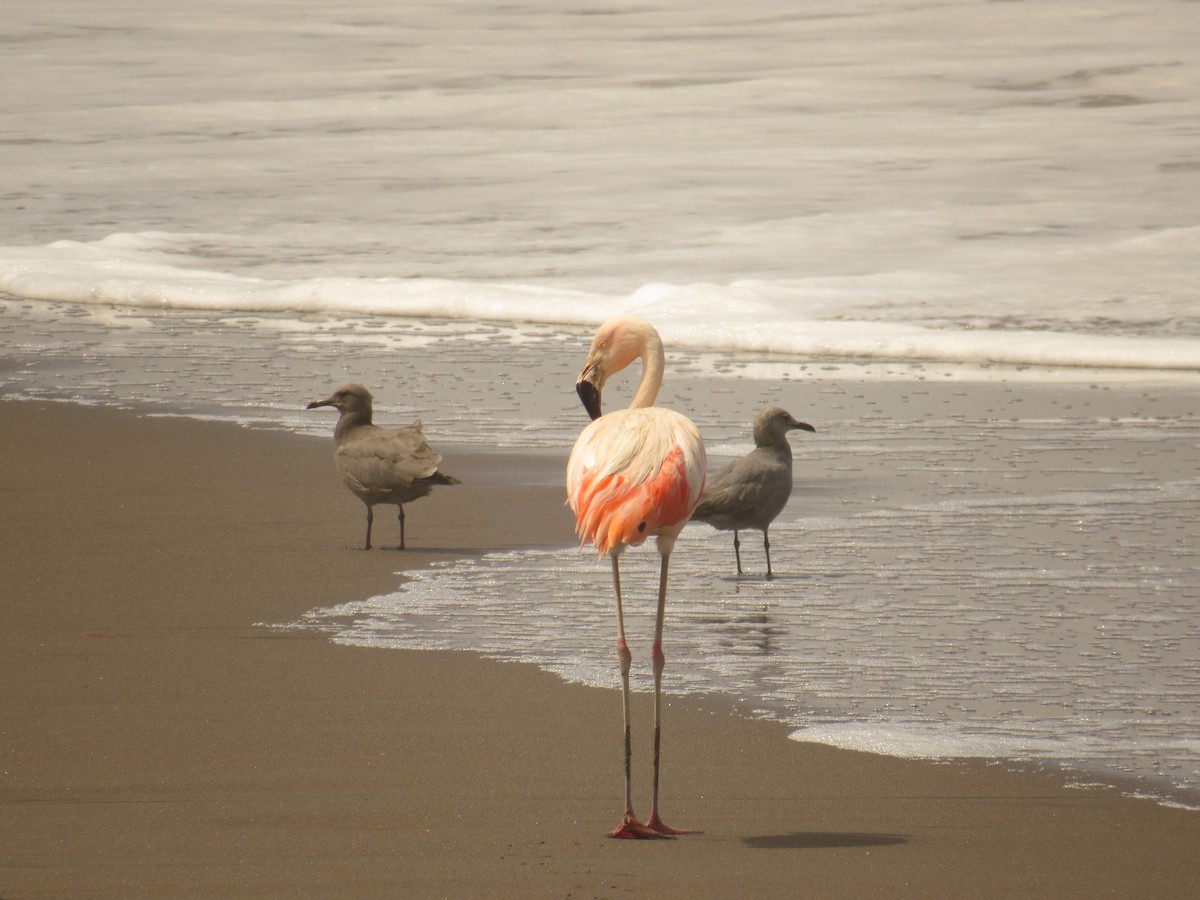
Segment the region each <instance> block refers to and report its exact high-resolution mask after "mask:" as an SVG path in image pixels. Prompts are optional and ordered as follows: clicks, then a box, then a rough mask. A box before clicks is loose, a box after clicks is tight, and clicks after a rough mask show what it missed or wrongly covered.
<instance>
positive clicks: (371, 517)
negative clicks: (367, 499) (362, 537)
mask: <svg viewBox="0 0 1200 900" xmlns="http://www.w3.org/2000/svg"><path fill="white" fill-rule="evenodd" d="M374 521H375V510H374V508H373V507H372V506H371V504H370V503H368V504H367V540H366V543H364V544H363V549H364V550H370V549H371V524H372V523H373V522H374Z"/></svg>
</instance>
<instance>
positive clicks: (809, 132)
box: [0, 0, 1200, 803]
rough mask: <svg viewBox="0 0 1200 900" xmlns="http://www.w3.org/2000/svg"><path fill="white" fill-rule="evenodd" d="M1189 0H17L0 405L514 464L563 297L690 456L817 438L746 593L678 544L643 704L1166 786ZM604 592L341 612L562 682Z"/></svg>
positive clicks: (563, 579) (606, 624)
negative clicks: (374, 436)
mask: <svg viewBox="0 0 1200 900" xmlns="http://www.w3.org/2000/svg"><path fill="white" fill-rule="evenodd" d="M1194 6H1195V4H1194V3H1191V2H1188V0H1152V2H1144V0H1086V2H1084V0H1062V2H1056V3H1054V4H1028V3H974V4H964V3H947V2H937V0H877V2H873V3H871V4H868V5H865V6H861V7H855V8H853V9H848V8H846V7H845V5H838V4H825V5H822V4H819V3H818V4H815V5H814V4H806V5H805V7H804V8H803V9H797V8H795V4H787V3H778V2H773V0H739V2H737V3H723V2H719V3H708V4H701V5H696V4H693V5H691V6H683V5H670V4H667V5H654V4H645V3H626V2H622V0H615V2H609V3H604V4H600V5H596V4H586V5H578V4H572V3H565V4H539V3H536V2H516V3H510V4H506V5H505V6H503V7H497V6H494V5H491V4H487V3H476V2H456V3H437V4H424V3H407V4H403V5H397V4H394V3H382V2H378V0H346V2H343V3H340V4H338V5H337V6H336V8H332V7H329V6H328V4H323V3H316V2H309V0H287V2H286V3H282V2H260V3H254V4H246V3H233V2H229V0H213V2H210V3H206V4H203V5H195V6H189V7H186V8H184V7H180V6H179V4H177V3H170V2H167V0H146V2H141V3H137V4H121V3H116V4H114V3H112V2H107V0H79V2H75V3H72V4H69V5H62V4H57V5H56V4H23V5H19V6H17V7H14V8H13V9H11V10H8V11H7V17H6V33H5V36H4V38H3V43H4V48H5V56H6V60H7V62H8V64H9V66H10V68H11V69H12V70H13V71H20V72H21V73H22V77H21V78H19V79H16V78H10V79H4V80H0V100H2V101H3V103H4V108H5V109H6V110H7V111H8V112H9V113H10V115H9V116H7V117H5V119H4V120H3V122H0V147H2V148H3V153H4V163H5V164H4V166H2V167H0V200H2V201H3V203H4V208H5V212H6V214H5V215H3V216H0V382H2V391H3V393H4V395H5V396H16V397H28V398H38V399H54V400H64V401H70V402H83V403H113V404H118V405H123V406H132V407H136V408H139V409H142V410H144V411H147V412H150V413H153V414H163V415H187V416H195V417H202V418H203V417H213V418H219V419H230V420H234V421H239V422H243V423H245V424H248V425H254V426H262V427H278V428H286V429H289V430H293V431H298V432H305V433H322V434H326V433H327V432H328V428H329V422H328V418H327V417H320V418H315V417H314V416H313V415H311V414H306V413H304V412H303V410H302V407H303V405H304V404H305V403H306V402H307V401H309V400H313V399H318V398H322V397H324V396H326V395H327V394H328V392H329V390H330V388H331V387H333V386H335V385H337V384H340V383H342V382H345V381H350V380H356V381H362V382H364V383H366V384H368V385H369V386H370V387H371V388H372V390H373V391H374V392H375V394H376V396H377V409H378V411H379V418H380V420H381V421H387V422H395V423H402V422H405V421H409V420H411V419H412V418H416V417H423V418H424V419H425V420H426V433H427V434H428V435H429V436H430V438H431V440H432V441H433V442H434V443H435V445H436V446H439V447H445V446H451V447H452V446H454V445H465V444H469V445H472V446H474V447H500V448H508V449H519V450H523V451H524V450H532V451H535V452H546V453H555V452H562V451H563V448H566V447H569V446H570V443H571V442H572V441H573V440H574V437H575V435H576V434H577V433H578V429H579V418H580V416H579V410H578V407H577V401H576V399H575V396H574V393H573V391H572V384H573V382H574V376H575V374H576V372H577V368H578V365H579V362H580V357H581V354H582V352H583V348H584V347H585V346H586V344H587V342H588V336H589V332H590V330H591V327H592V326H593V325H594V324H595V323H596V322H598V321H599V320H601V319H603V318H605V317H606V316H608V315H611V314H613V313H616V312H635V313H638V314H641V315H643V316H646V317H648V318H650V319H652V320H653V321H654V322H655V324H656V325H657V326H658V327H659V328H660V330H661V331H662V332H663V335H664V337H665V338H666V340H667V343H668V349H669V368H670V376H669V380H668V382H667V385H666V387H665V389H664V391H663V394H662V395H661V397H660V401H661V402H662V403H663V404H664V405H668V406H672V407H675V408H678V409H681V410H684V411H686V412H688V413H689V414H690V415H692V417H693V418H694V419H695V420H696V421H697V423H698V424H699V425H700V427H701V429H702V431H703V433H704V435H705V437H706V441H707V443H708V446H709V451H710V456H711V458H712V460H713V463H714V464H719V463H720V462H722V461H724V460H725V459H728V458H731V457H732V456H734V455H736V454H738V453H741V452H744V451H745V450H746V449H748V436H747V425H748V421H749V419H750V417H751V415H752V412H753V411H754V410H756V409H757V408H759V407H760V406H762V405H765V404H766V403H779V404H781V405H784V406H786V407H787V408H788V409H789V410H791V411H792V412H793V413H794V414H796V415H797V416H799V417H801V418H803V419H806V420H808V421H811V422H812V423H813V424H814V425H816V426H817V428H818V433H817V434H815V435H805V436H803V437H801V438H798V439H797V441H796V442H795V446H796V455H797V479H798V484H797V491H796V495H795V497H794V499H793V501H792V504H791V505H790V506H789V508H788V510H786V511H785V513H784V515H783V516H782V517H781V519H780V520H779V522H778V524H777V526H776V528H775V529H774V530H773V544H774V554H773V555H774V558H775V561H776V565H777V568H778V570H779V571H780V573H781V574H780V576H779V577H778V578H777V579H775V580H774V581H772V582H770V583H767V582H765V581H764V580H762V579H761V578H760V577H758V576H757V575H756V574H754V573H755V572H757V571H759V570H758V569H756V568H755V566H756V565H757V562H756V559H757V548H756V546H755V544H756V541H755V538H754V536H753V535H748V536H747V540H746V542H745V546H744V549H745V550H746V557H747V564H748V566H749V571H750V573H751V574H749V575H747V576H746V577H744V578H741V579H737V578H734V577H732V575H731V572H732V560H731V559H730V557H731V555H732V554H731V553H730V548H729V546H728V545H729V537H728V535H718V534H716V533H714V532H712V531H711V530H709V529H707V528H706V527H702V526H695V527H692V528H689V529H688V531H687V532H686V533H685V536H684V539H683V540H682V541H681V543H680V547H679V551H678V552H677V554H676V559H675V562H674V571H675V577H674V578H673V592H674V598H673V601H672V605H671V616H672V621H671V630H670V632H669V641H670V648H669V651H668V652H669V654H670V656H671V666H670V668H669V669H668V675H669V678H670V683H671V685H672V688H673V689H675V690H693V691H701V692H705V693H708V692H713V691H716V692H723V693H725V694H726V695H728V696H731V697H733V698H735V699H736V701H737V702H738V704H739V706H741V707H742V708H744V709H747V710H750V711H753V712H755V713H761V714H764V715H767V714H769V715H773V716H778V717H780V718H782V719H784V720H786V721H788V722H790V723H792V724H793V725H794V726H795V727H796V729H797V733H798V734H799V735H800V736H803V737H807V738H812V739H819V740H824V741H828V742H831V743H837V744H843V745H848V746H857V747H863V748H870V749H878V750H881V751H883V752H889V753H899V754H917V755H920V754H927V755H940V754H949V755H958V754H984V755H996V756H999V757H1001V758H1036V759H1046V760H1057V761H1061V762H1062V763H1063V764H1065V765H1070V766H1072V767H1074V771H1076V772H1078V773H1079V777H1080V778H1081V779H1087V778H1098V779H1102V780H1104V779H1108V780H1115V779H1118V778H1120V777H1121V776H1123V775H1125V774H1129V775H1131V776H1132V777H1133V778H1134V781H1135V782H1136V783H1138V784H1140V785H1141V786H1142V787H1143V788H1144V789H1145V790H1147V791H1153V792H1157V793H1158V795H1160V796H1165V797H1170V798H1173V799H1174V800H1187V801H1188V802H1192V803H1195V802H1197V790H1198V785H1200V771H1198V770H1200V750H1198V749H1197V741H1198V730H1200V726H1198V724H1197V708H1200V704H1197V702H1196V700H1197V698H1200V690H1198V689H1197V688H1198V685H1197V683H1196V679H1197V676H1196V672H1197V671H1200V666H1198V665H1197V664H1198V663H1200V641H1198V638H1197V634H1196V625H1195V621H1196V620H1195V615H1194V611H1195V609H1196V606H1197V601H1198V600H1200V596H1198V594H1197V590H1198V588H1197V585H1198V584H1200V577H1198V576H1200V560H1198V559H1197V551H1196V549H1195V548H1196V547H1197V545H1198V543H1200V542H1198V541H1197V534H1196V526H1195V525H1194V524H1193V522H1192V521H1191V517H1189V516H1188V514H1187V511H1188V510H1189V509H1192V508H1194V507H1195V501H1196V499H1197V498H1196V493H1197V490H1198V488H1197V480H1196V473H1197V471H1200V465H1198V463H1200V459H1198V457H1200V450H1198V449H1197V448H1198V446H1200V435H1198V425H1197V419H1196V410H1195V408H1194V403H1193V399H1194V397H1195V396H1196V389H1197V378H1198V377H1200V376H1198V375H1197V372H1198V371H1200V305H1198V304H1197V303H1196V295H1195V286H1196V284H1197V283H1200V266H1198V262H1197V261H1198V260H1200V217H1198V213H1197V211H1198V210H1200V157H1198V156H1197V150H1196V148H1197V146H1200V145H1198V143H1197V138H1198V137H1200V133H1198V129H1197V125H1196V123H1197V122H1198V121H1200V116H1198V115H1197V113H1198V112H1200V99H1198V98H1197V96H1196V92H1195V90H1194V86H1195V84H1196V83H1197V81H1198V79H1200V57H1197V55H1196V53H1195V47H1196V46H1197V45H1198V43H1200V33H1198V29H1200V19H1198V18H1197V17H1196V16H1195V15H1193V13H1194ZM283 9H286V15H281V10H283ZM1064 366H1070V368H1064ZM1128 367H1132V368H1128ZM1135 369H1136V371H1135ZM1168 369H1173V370H1174V371H1167V370H1168ZM621 390H622V388H621V387H620V385H617V384H614V386H613V391H612V392H611V394H610V395H609V396H611V397H612V402H620V396H621ZM696 549H701V550H703V552H701V553H696V552H689V551H695V550H696ZM652 570H653V553H652V552H651V551H647V550H643V551H641V552H640V553H631V554H629V556H628V557H627V563H626V566H625V576H626V579H625V580H626V582H627V583H628V584H629V586H630V589H631V594H636V595H640V596H646V595H647V594H648V593H649V591H650V589H651V585H652V583H653V572H652ZM526 586H530V589H533V588H536V589H537V590H538V591H539V592H540V593H539V595H538V603H537V604H535V605H533V607H532V608H531V606H530V605H529V604H526V605H524V606H522V607H520V608H517V607H514V606H512V605H511V604H510V603H509V600H508V598H510V597H513V596H521V595H522V592H523V591H524V590H525V587H526ZM607 598H608V573H607V569H606V567H605V566H604V565H603V564H597V563H596V562H595V561H594V560H592V559H591V558H590V557H588V556H587V555H584V556H577V555H576V554H575V551H574V550H571V549H569V548H564V549H562V550H561V551H552V550H545V549H540V550H536V551H528V552H525V553H514V554H508V555H497V556H485V557H483V558H481V559H471V560H465V561H460V562H456V563H444V564H439V565H438V566H435V567H434V568H433V569H431V570H430V571H429V572H428V573H421V574H419V575H418V576H417V577H416V578H415V579H414V580H413V581H411V582H409V583H407V584H406V585H405V586H404V588H403V590H402V592H401V593H400V594H398V595H397V596H396V597H392V598H382V599H380V600H379V601H378V602H377V603H376V604H374V605H373V606H372V608H371V609H370V610H367V611H365V612H364V613H363V619H362V621H361V623H360V624H359V625H357V626H355V627H354V628H352V629H351V630H350V631H349V632H347V633H346V634H345V636H344V639H347V640H354V641H360V640H371V641H387V642H402V643H405V644H412V645H421V646H424V645H437V646H442V645H446V646H465V647H474V648H477V649H486V650H488V652H493V653H496V654H498V655H505V656H508V655H512V654H514V653H517V652H518V651H520V652H523V653H525V654H527V656H526V658H529V659H531V660H532V659H536V660H537V661H538V662H539V663H541V664H544V665H547V666H549V667H551V668H554V669H555V670H556V671H562V672H563V673H564V674H568V675H570V676H571V677H580V678H583V679H585V680H588V681H595V682H596V683H604V684H609V683H612V678H613V672H612V669H611V667H610V665H609V660H608V659H607V652H606V650H605V648H606V647H608V646H609V644H610V639H609V634H608V633H609V631H610V629H611V623H610V621H609V619H610V612H609V601H608V599H607ZM336 599H337V598H330V602H331V603H333V602H335V601H336ZM350 613H351V611H349V610H339V611H336V612H333V613H324V612H319V613H315V614H314V615H313V616H312V617H311V618H310V621H309V622H308V623H307V627H323V628H332V627H333V626H334V625H337V626H338V627H341V626H342V625H345V624H346V623H347V616H348V615H350ZM534 613H536V615H537V616H538V618H532V616H533V615H534ZM641 614H642V615H643V616H644V615H645V614H646V611H645V608H643V609H642V610H641ZM355 615H357V613H356V614H355ZM646 621H647V620H645V619H643V624H642V630H641V633H642V634H645V633H646V625H645V622H646Z"/></svg>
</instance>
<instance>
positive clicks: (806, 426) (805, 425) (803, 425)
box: [789, 419, 817, 434]
mask: <svg viewBox="0 0 1200 900" xmlns="http://www.w3.org/2000/svg"><path fill="white" fill-rule="evenodd" d="M789 427H791V428H799V429H800V430H801V431H811V432H813V433H814V434H815V433H816V431H817V429H815V428H813V427H812V426H811V425H809V424H808V423H807V422H798V421H796V420H795V419H792V422H791V425H790V426H789Z"/></svg>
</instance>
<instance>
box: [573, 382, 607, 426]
mask: <svg viewBox="0 0 1200 900" xmlns="http://www.w3.org/2000/svg"><path fill="white" fill-rule="evenodd" d="M575 392H576V393H577V394H579V399H580V400H582V401H583V408H584V409H586V410H587V414H588V415H589V416H591V417H592V419H598V418H600V416H601V412H600V389H599V388H598V387H596V385H594V384H592V383H591V382H590V381H588V380H586V379H584V380H583V381H580V382H579V383H578V384H576V385H575Z"/></svg>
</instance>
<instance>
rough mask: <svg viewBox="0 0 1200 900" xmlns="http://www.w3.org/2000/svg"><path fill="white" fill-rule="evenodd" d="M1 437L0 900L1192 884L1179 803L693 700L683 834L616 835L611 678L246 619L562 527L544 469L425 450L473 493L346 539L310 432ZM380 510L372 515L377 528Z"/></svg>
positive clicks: (821, 892) (1055, 891) (1197, 841)
mask: <svg viewBox="0 0 1200 900" xmlns="http://www.w3.org/2000/svg"><path fill="white" fill-rule="evenodd" d="M0 434H2V435H3V440H2V441H0V504H3V510H4V512H3V518H2V527H3V532H2V534H0V548H2V549H0V584H2V585H3V594H2V600H0V621H3V630H2V632H0V641H2V644H0V685H2V687H0V775H2V779H0V898H4V900H15V898H27V897H55V898H74V897H113V898H135V897H153V898H170V897H189V898H191V897H220V898H223V897H268V896H269V897H279V896H296V897H401V896H404V897H456V898H460V897H483V896H487V897H489V898H504V897H522V898H527V897H572V898H586V897H612V896H623V895H628V894H634V893H637V894H642V895H647V894H648V895H657V896H660V897H688V898H707V897H722V898H727V897H798V896H809V897H821V898H836V897H852V898H863V897H889V898H891V897H946V898H968V897H986V898H999V897H1053V898H1070V897H1080V898H1084V897H1086V898H1094V897H1162V898H1167V897H1171V898H1176V897H1183V896H1190V895H1191V893H1192V892H1194V890H1195V886H1196V884H1197V883H1200V814H1198V813H1195V812H1188V811H1184V810H1178V809H1169V808H1164V807H1161V806H1157V805H1155V804H1153V803H1151V802H1148V801H1139V800H1132V799H1127V798H1123V797H1121V796H1120V795H1118V794H1117V793H1116V792H1114V791H1110V790H1079V789H1067V788H1064V787H1063V786H1062V785H1061V784H1060V783H1059V781H1058V780H1056V779H1055V778H1054V777H1052V776H1048V775H1043V774H1036V773H1035V774H1030V773H1019V772H1013V771H1010V770H1007V769H1005V768H1003V767H999V766H989V765H985V764H983V763H978V762H968V763H955V764H933V763H927V762H917V761H905V760H898V759H892V758H887V757H877V756H872V755H868V754H861V753H852V752H846V751H840V750H833V749H830V748H826V747H821V746H817V745H807V744H800V743H796V742H794V741H790V740H788V739H787V737H786V730H785V728H784V727H783V726H779V725H775V724H770V723H764V722H749V721H745V720H742V719H739V718H737V717H736V716H734V715H732V714H729V713H728V712H726V711H724V710H721V709H717V708H713V707H706V706H705V705H703V704H701V703H697V702H680V701H674V702H672V703H670V705H669V708H668V710H667V721H666V734H665V737H664V757H665V762H664V817H666V818H667V820H668V821H671V822H673V823H674V824H678V825H686V826H692V827H699V828H703V829H704V831H705V833H704V834H702V835H696V836H691V837H687V838H683V839H679V840H675V841H659V842H650V843H635V842H622V841H611V840H606V839H605V838H604V834H605V832H606V831H607V829H608V828H609V827H611V826H612V825H613V824H615V822H616V820H617V818H618V816H619V813H620V803H621V801H620V795H621V771H620V745H619V718H620V711H619V695H618V694H617V693H616V692H614V691H611V690H605V689H599V688H586V687H579V686H573V685H566V684H564V683H562V682H561V681H559V680H558V679H557V678H555V677H554V676H551V675H548V674H545V673H542V672H540V671H538V670H536V669H534V668H533V667H531V666H522V665H515V664H504V663H497V662H493V661H489V660H485V659H481V658H479V657H477V656H475V655H473V654H468V653H447V652H409V651H397V650H364V649H358V648H346V647H339V646H336V645H334V644H332V643H330V642H328V641H327V640H326V639H325V638H324V637H322V636H320V635H317V634H313V633H296V632H286V631H278V630H271V629H266V628H262V627H258V626H256V624H255V623H260V622H284V621H289V620H292V619H294V618H296V617H297V616H299V615H300V614H301V613H303V612H305V611H306V610H308V609H311V608H313V607H316V606H323V605H329V604H331V603H333V602H337V601H340V600H349V599H355V598H361V597H367V596H371V595H373V594H378V593H383V592H387V591H390V590H392V589H394V587H395V585H396V584H397V582H398V580H399V576H397V575H396V574H395V573H396V572H397V571H398V570H400V569H402V568H410V567H415V566H421V565H425V564H427V562H428V561H429V560H431V559H433V558H439V557H441V558H444V557H446V556H448V555H461V554H470V553H475V552H482V551H485V550H493V549H503V548H507V547H514V546H517V545H516V543H515V541H516V534H515V531H514V529H512V528H511V527H510V526H509V525H508V521H509V520H508V519H507V518H506V517H505V516H514V517H518V520H519V521H521V522H522V523H525V524H526V525H527V526H528V527H527V528H525V529H523V533H522V535H521V541H522V544H525V543H527V542H528V541H534V542H535V543H541V544H545V545H562V544H564V543H566V542H569V541H570V540H571V537H570V522H569V519H568V517H567V514H566V512H565V511H564V509H563V507H562V489H561V487H560V485H559V481H558V479H559V474H560V467H561V462H562V461H561V460H558V459H555V458H554V457H553V456H541V457H535V458H530V459H524V458H520V457H516V456H506V455H498V454H497V455H492V454H477V453H456V452H453V450H454V448H446V447H441V448H440V449H442V450H443V452H445V453H446V456H447V459H446V463H445V467H446V469H447V470H448V471H450V472H452V473H453V474H455V475H457V476H458V477H460V478H461V479H462V480H463V482H464V483H463V485H462V486H459V487H454V488H448V489H443V490H441V491H439V492H437V493H435V495H434V496H433V497H431V498H428V499H425V500H422V501H420V502H419V503H417V504H414V505H413V506H412V507H411V509H410V517H409V520H408V534H409V538H410V544H411V546H412V547H413V548H417V549H410V550H409V551H407V552H405V553H403V554H401V553H398V552H394V551H386V550H382V551H373V552H371V553H364V552H362V551H360V550H357V549H354V548H355V547H356V546H357V544H358V542H359V541H360V540H361V536H362V535H361V529H362V526H363V516H362V508H361V506H360V504H358V503H357V502H356V501H355V500H354V499H353V498H352V497H351V496H350V495H349V494H348V493H347V492H346V491H345V490H344V489H343V488H342V486H341V485H340V484H339V483H338V482H337V479H336V477H335V475H334V473H333V470H332V463H331V461H330V459H329V446H328V442H327V441H325V440H321V441H317V440H315V439H309V438H299V437H295V436H292V435H287V434H282V433H274V432H265V431H264V432H258V431H250V430H246V429H243V428H238V427H235V426H227V425H217V424H211V423H200V422H195V421H189V420H183V419H161V418H160V419H147V418H139V417H138V416H136V415H134V414H133V413H129V412H121V411H114V410H108V409H97V408H87V407H79V406H69V405H55V404H42V403H32V402H30V403H19V402H11V401H3V402H0ZM497 510H499V511H503V512H504V513H505V516H498V515H496V514H495V511H497ZM394 528H395V522H394V520H393V519H391V517H390V516H380V517H379V518H378V519H377V522H376V529H377V534H378V536H379V537H380V538H382V539H383V540H382V543H384V544H386V543H387V542H388V541H389V540H391V539H392V537H393V535H392V533H391V531H389V530H388V529H394ZM530 528H532V529H534V531H533V533H532V534H531V533H530V530H529V529H530ZM420 548H437V549H435V550H427V549H426V550H422V549H420ZM635 702H636V703H637V704H638V705H639V706H638V709H637V710H635V714H636V715H637V716H638V718H637V719H635V722H644V721H646V720H647V717H648V712H647V709H646V706H647V705H648V703H649V698H648V697H646V696H644V695H639V696H637V697H635ZM639 737H640V738H641V739H642V740H641V742H640V743H639V744H638V745H637V746H638V749H640V750H643V751H644V748H645V738H646V735H645V734H644V733H642V734H639V733H637V732H635V735H634V738H635V741H638V739H639ZM647 755H648V754H646V753H645V752H641V753H640V754H639V757H638V759H637V760H635V762H636V763H637V765H638V770H637V775H636V777H637V782H636V784H637V787H639V788H640V791H639V793H638V798H639V799H640V800H641V803H642V805H643V811H644V804H645V802H646V801H645V789H646V785H647V780H648V779H647V778H646V774H647V773H646V766H647V763H646V758H645V757H646V756H647Z"/></svg>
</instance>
